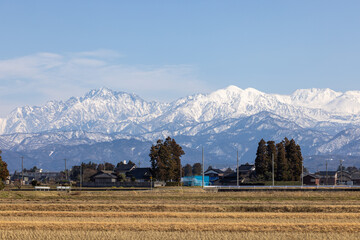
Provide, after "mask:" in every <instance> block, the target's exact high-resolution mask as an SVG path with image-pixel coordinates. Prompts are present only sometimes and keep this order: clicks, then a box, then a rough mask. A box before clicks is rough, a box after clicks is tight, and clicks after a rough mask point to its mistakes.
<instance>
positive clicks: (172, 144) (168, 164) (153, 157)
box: [149, 137, 185, 182]
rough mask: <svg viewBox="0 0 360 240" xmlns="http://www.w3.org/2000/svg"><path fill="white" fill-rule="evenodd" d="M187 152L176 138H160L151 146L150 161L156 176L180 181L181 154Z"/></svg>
mask: <svg viewBox="0 0 360 240" xmlns="http://www.w3.org/2000/svg"><path fill="white" fill-rule="evenodd" d="M184 154H185V152H184V151H183V150H182V148H181V146H180V145H178V144H177V143H176V141H175V140H174V139H171V138H170V137H167V138H166V139H165V141H164V142H163V141H162V140H160V139H159V140H158V141H157V142H156V145H152V146H151V148H150V154H149V156H150V163H151V168H152V171H153V173H154V176H155V178H156V179H158V180H162V181H177V182H179V181H180V169H181V156H182V155H184Z"/></svg>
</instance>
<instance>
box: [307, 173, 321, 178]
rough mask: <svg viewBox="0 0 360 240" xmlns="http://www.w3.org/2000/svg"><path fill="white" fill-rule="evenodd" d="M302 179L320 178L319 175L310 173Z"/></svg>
mask: <svg viewBox="0 0 360 240" xmlns="http://www.w3.org/2000/svg"><path fill="white" fill-rule="evenodd" d="M304 177H312V178H320V176H319V175H316V174H311V173H309V174H306V175H304Z"/></svg>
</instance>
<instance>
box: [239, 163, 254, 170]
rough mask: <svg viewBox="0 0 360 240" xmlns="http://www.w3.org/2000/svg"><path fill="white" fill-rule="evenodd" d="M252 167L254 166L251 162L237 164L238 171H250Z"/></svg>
mask: <svg viewBox="0 0 360 240" xmlns="http://www.w3.org/2000/svg"><path fill="white" fill-rule="evenodd" d="M254 167H255V165H253V164H248V163H246V164H241V165H240V166H239V171H250V170H251V169H252V168H254Z"/></svg>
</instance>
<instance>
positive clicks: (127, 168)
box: [116, 163, 135, 172]
mask: <svg viewBox="0 0 360 240" xmlns="http://www.w3.org/2000/svg"><path fill="white" fill-rule="evenodd" d="M134 166H135V163H126V164H124V163H120V164H119V165H118V167H117V168H116V171H118V172H126V171H130V170H131V169H132V168H133V167H134Z"/></svg>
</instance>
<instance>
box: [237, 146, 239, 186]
mask: <svg viewBox="0 0 360 240" xmlns="http://www.w3.org/2000/svg"><path fill="white" fill-rule="evenodd" d="M236 186H239V150H237V151H236Z"/></svg>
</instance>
